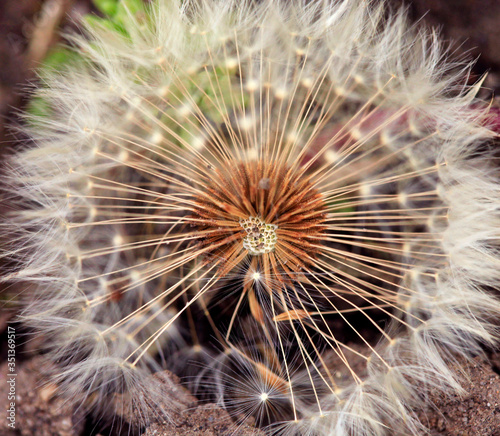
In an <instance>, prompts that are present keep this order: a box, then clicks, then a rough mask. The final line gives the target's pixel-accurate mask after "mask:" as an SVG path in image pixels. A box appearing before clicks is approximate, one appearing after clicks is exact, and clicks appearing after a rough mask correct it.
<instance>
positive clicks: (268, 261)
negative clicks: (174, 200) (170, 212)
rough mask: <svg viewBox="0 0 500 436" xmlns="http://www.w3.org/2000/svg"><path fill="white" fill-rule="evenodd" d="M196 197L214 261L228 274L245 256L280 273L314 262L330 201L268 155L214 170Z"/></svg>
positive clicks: (206, 247) (210, 258)
mask: <svg viewBox="0 0 500 436" xmlns="http://www.w3.org/2000/svg"><path fill="white" fill-rule="evenodd" d="M200 191H201V194H199V195H198V196H197V197H196V199H195V202H196V206H195V213H194V214H193V217H192V219H193V221H194V222H195V223H196V225H197V226H198V229H199V234H200V242H201V245H202V247H203V249H204V252H205V254H206V258H207V260H208V261H209V262H215V263H217V264H219V265H220V269H219V273H220V274H221V275H225V274H227V273H228V272H230V271H231V270H232V269H233V268H234V267H236V266H237V265H238V264H239V263H240V262H241V261H242V260H243V259H244V258H245V257H247V256H255V257H259V258H261V259H260V260H259V263H262V264H263V265H267V269H269V270H272V273H275V274H276V277H279V276H282V275H283V273H286V274H288V275H291V274H296V273H297V272H299V270H300V269H301V267H302V266H303V265H306V264H311V263H312V262H313V259H314V257H315V255H316V254H317V252H318V250H320V249H321V246H322V240H323V234H324V232H325V228H326V226H325V217H326V215H325V203H324V199H323V197H322V195H321V194H320V193H319V192H318V190H317V189H315V187H314V185H313V183H312V182H311V181H310V180H309V179H308V178H307V177H306V176H304V175H302V174H297V172H296V171H294V170H292V169H291V168H287V167H283V166H280V165H278V164H276V163H267V162H264V161H262V160H259V161H250V162H245V163H239V164H238V165H235V166H233V167H232V168H227V169H226V168H225V169H218V170H216V171H214V174H213V177H212V180H211V181H210V183H209V184H207V185H206V186H202V187H201V189H200Z"/></svg>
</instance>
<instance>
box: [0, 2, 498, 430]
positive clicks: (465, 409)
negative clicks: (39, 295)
mask: <svg viewBox="0 0 500 436" xmlns="http://www.w3.org/2000/svg"><path fill="white" fill-rule="evenodd" d="M390 2H391V3H393V4H395V5H399V4H401V3H402V1H401V0H391V1H390ZM54 3H60V4H61V5H62V6H61V7H62V8H63V9H64V14H65V15H64V14H63V15H62V19H60V20H59V19H57V17H56V18H54V17H52V18H53V21H54V20H55V23H52V24H51V23H49V24H47V21H46V18H47V17H46V15H45V14H46V12H47V11H49V12H50V11H52V12H53V11H54V9H50V8H49V6H51V4H54ZM404 3H405V4H406V5H408V8H409V14H410V16H411V17H412V19H413V20H415V21H417V20H420V18H421V17H422V16H424V17H423V18H422V19H421V20H422V22H423V24H424V25H429V26H438V27H440V28H441V31H442V35H443V37H444V38H446V39H448V40H449V41H450V43H451V44H452V46H453V47H455V49H456V52H457V54H460V53H465V52H467V53H468V54H469V56H471V57H472V58H478V61H477V63H476V65H475V67H474V73H475V78H476V79H477V77H480V76H481V75H483V74H484V73H486V72H488V73H489V74H488V77H487V79H486V81H485V87H486V90H485V91H483V93H484V94H483V95H484V96H485V97H486V98H489V97H491V96H493V98H495V97H494V96H495V94H496V95H499V94H500V25H499V23H500V1H498V0H413V1H412V2H409V1H406V2H404ZM89 10H91V3H90V0H60V1H59V0H2V1H1V2H0V153H2V152H5V151H9V150H12V149H15V147H16V139H15V138H14V136H13V135H11V134H10V133H9V132H8V130H7V129H6V126H7V125H15V124H16V123H17V122H18V118H17V115H16V113H17V112H16V111H17V110H18V109H22V107H23V106H24V105H25V103H26V89H27V84H28V83H29V82H30V81H33V80H34V78H35V75H34V73H33V68H34V67H36V65H37V63H38V62H39V60H40V59H42V58H43V56H44V53H46V51H47V50H48V48H49V47H50V46H52V45H53V44H55V43H57V41H58V40H59V37H58V36H57V35H58V32H59V30H60V29H67V28H68V27H71V26H73V24H72V23H73V22H78V20H79V18H80V17H81V15H82V14H84V13H87V12H88V11H89ZM44 17H45V18H44ZM44 20H45V21H44ZM44 23H45V24H44ZM420 24H422V23H420ZM44 25H45V27H43V26H44ZM40 32H41V33H40ZM34 35H35V36H36V37H37V38H36V39H38V38H40V35H42V37H43V38H42V39H38V40H39V41H42V42H44V43H43V44H38V46H36V47H35V48H34V44H33V41H34ZM479 55H480V57H479ZM471 80H473V78H472V79H471ZM494 105H497V106H498V99H496V102H495V103H494ZM0 292H1V291H0ZM12 315H13V314H12V313H11V312H9V313H8V312H5V311H4V312H3V313H0V331H1V340H0V352H1V355H0V410H2V411H5V410H6V409H8V400H7V398H8V388H9V386H8V384H7V380H6V377H7V374H8V372H7V367H6V365H7V363H6V361H5V360H6V356H7V353H6V338H7V334H6V329H7V323H6V322H7V320H8V319H9V318H11V317H12ZM18 348H19V350H20V351H19V353H20V352H22V351H23V349H24V353H22V354H19V353H18V356H19V358H18V360H17V368H16V369H17V374H18V375H17V379H16V380H17V382H16V383H17V384H16V404H17V419H16V423H17V426H16V427H17V428H16V430H15V431H14V430H11V429H10V428H9V427H7V423H8V422H7V421H6V420H5V419H4V418H3V417H2V418H1V419H0V434H2V435H6V436H19V435H23V436H24V435H26V436H28V435H37V436H38V435H40V436H50V435H61V436H88V435H91V434H92V435H96V434H97V433H96V429H95V423H94V422H93V421H91V420H90V419H89V417H88V416H86V415H85V414H84V412H83V409H82V408H79V407H75V406H72V405H71V404H69V403H68V402H66V401H65V400H63V399H62V398H61V397H59V396H58V395H57V386H55V385H52V384H46V383H43V382H42V381H43V380H45V375H46V373H47V369H50V368H47V366H46V364H44V363H42V362H41V360H40V359H41V357H40V356H37V353H36V346H33V344H31V346H29V344H28V346H27V347H23V346H20V347H18ZM2 362H3V363H2ZM42 368H43V373H42ZM466 373H467V377H464V380H463V386H464V391H465V393H464V394H463V395H462V396H454V397H451V398H449V397H448V398H444V397H442V396H440V395H439V394H437V393H436V394H434V395H433V396H432V397H431V400H432V402H433V403H434V405H435V407H434V408H431V409H429V410H427V411H425V413H424V412H422V413H421V414H420V418H421V419H422V421H423V422H424V423H426V424H427V425H428V426H429V428H430V430H431V434H432V435H436V436H437V435H449V436H466V435H467V436H473V435H475V436H500V377H499V375H498V374H499V373H500V354H495V353H491V354H490V360H489V361H484V360H480V359H476V360H474V361H473V362H472V363H470V364H468V365H467V366H466ZM164 377H165V380H164V382H163V383H164V384H165V391H166V396H168V395H171V396H175V398H176V400H177V401H178V403H179V404H180V408H179V410H178V412H177V413H176V416H175V417H174V418H175V419H173V421H172V422H154V423H153V424H151V425H150V426H149V428H147V429H145V433H144V434H145V436H167V435H168V436H177V435H179V436H181V435H182V436H191V435H193V436H198V435H204V436H208V435H229V434H237V435H250V434H252V435H261V434H262V433H261V432H259V431H256V430H255V429H252V428H250V427H235V426H234V423H233V422H232V421H231V419H230V417H229V416H228V415H227V413H226V412H225V411H223V410H222V409H220V408H219V407H217V406H216V405H213V404H205V405H198V404H197V403H196V399H195V398H194V397H192V396H191V395H190V394H189V393H188V392H187V391H185V390H184V388H182V387H181V386H180V385H178V382H177V380H176V378H175V376H172V375H171V374H169V373H167V372H166V373H165V374H164ZM123 418H124V419H125V421H126V422H127V423H128V425H129V429H130V428H133V427H134V426H135V425H136V423H134V422H133V421H134V419H133V417H123ZM124 428H125V427H122V429H124ZM104 435H109V436H115V435H116V429H113V428H112V427H111V428H107V429H106V430H105V432H103V436H104Z"/></svg>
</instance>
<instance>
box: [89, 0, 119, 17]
mask: <svg viewBox="0 0 500 436" xmlns="http://www.w3.org/2000/svg"><path fill="white" fill-rule="evenodd" d="M93 3H94V5H95V7H96V8H97V9H99V11H101V12H102V13H103V14H104V15H108V16H109V17H113V16H114V15H115V14H116V10H117V9H118V0H93Z"/></svg>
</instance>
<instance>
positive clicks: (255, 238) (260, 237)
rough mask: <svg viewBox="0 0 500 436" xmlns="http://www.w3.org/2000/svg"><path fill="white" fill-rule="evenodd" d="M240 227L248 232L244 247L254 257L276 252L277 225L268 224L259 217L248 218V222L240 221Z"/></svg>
mask: <svg viewBox="0 0 500 436" xmlns="http://www.w3.org/2000/svg"><path fill="white" fill-rule="evenodd" d="M240 226H241V227H243V229H244V230H245V231H246V236H245V237H244V238H243V247H244V248H246V249H247V250H248V252H249V253H250V254H251V255H252V256H258V255H259V254H265V253H270V252H271V251H273V250H274V247H275V245H276V241H277V239H278V238H277V236H276V230H277V228H278V226H277V225H275V224H266V223H265V222H264V221H262V219H261V218H259V217H253V216H251V217H248V219H246V220H240Z"/></svg>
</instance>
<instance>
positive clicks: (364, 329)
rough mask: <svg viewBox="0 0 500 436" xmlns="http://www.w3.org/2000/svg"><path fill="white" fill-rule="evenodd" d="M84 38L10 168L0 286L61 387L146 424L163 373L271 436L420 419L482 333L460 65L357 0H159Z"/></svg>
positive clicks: (489, 284) (494, 196)
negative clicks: (11, 289) (126, 409)
mask: <svg viewBox="0 0 500 436" xmlns="http://www.w3.org/2000/svg"><path fill="white" fill-rule="evenodd" d="M87 33H88V34H87V35H86V36H85V37H80V36H74V37H73V38H72V39H73V42H74V44H75V46H76V47H77V48H76V50H78V52H79V54H80V56H81V58H82V60H81V61H79V62H76V63H74V64H73V65H71V66H69V67H68V68H67V69H66V70H64V71H61V72H56V71H54V72H51V73H48V74H46V78H45V83H44V86H43V87H41V88H40V90H39V91H38V93H37V95H38V96H39V97H41V98H43V99H44V100H45V101H46V102H47V103H48V106H49V107H50V113H47V114H46V115H45V116H38V117H35V116H32V117H28V121H29V125H30V127H27V128H26V130H27V131H28V132H29V134H30V136H31V138H32V144H31V145H28V146H26V148H25V149H24V150H22V151H20V152H19V153H17V154H16V155H14V156H13V157H12V158H11V159H10V161H9V168H8V170H7V172H6V178H7V183H8V185H9V189H10V190H11V192H12V193H13V197H14V198H17V199H18V200H17V202H18V204H17V206H16V207H17V209H18V211H17V212H15V213H14V214H13V217H12V219H11V220H10V221H9V223H8V224H6V225H5V226H4V229H5V232H8V234H9V235H10V241H11V242H10V244H9V246H8V247H6V249H5V250H4V255H5V256H8V257H10V258H12V259H14V260H15V261H16V262H17V265H18V267H17V268H16V269H15V270H14V271H12V273H11V274H10V275H9V276H8V277H7V278H6V280H10V281H21V282H22V283H24V284H26V291H25V292H23V294H22V295H21V296H20V298H21V299H22V301H23V303H24V311H23V313H22V319H23V321H24V322H25V323H26V325H27V326H29V327H30V328H32V329H33V331H34V332H35V333H36V334H37V335H41V336H42V337H44V338H45V345H46V348H47V350H46V355H47V357H48V358H49V359H51V360H52V361H53V362H55V363H56V366H57V367H58V368H59V370H60V372H59V374H58V375H57V376H56V381H57V383H58V385H59V386H60V390H61V392H63V393H65V394H66V395H68V396H69V397H71V398H72V399H74V400H75V401H79V402H81V403H83V404H84V406H85V407H87V408H89V409H94V410H95V411H96V413H99V414H101V415H106V414H107V413H108V412H109V409H110V404H112V403H113V402H115V401H116V399H117V398H118V397H121V396H124V395H125V396H128V397H130V398H131V401H132V407H134V408H135V409H134V410H135V411H136V413H138V414H140V419H142V420H146V421H147V419H148V418H149V415H148V413H151V408H153V409H154V406H153V407H149V406H150V405H151V404H153V405H154V404H155V402H156V401H157V399H159V398H161V397H162V392H161V390H160V389H159V388H158V384H157V383H156V382H155V381H154V378H152V377H151V376H150V374H152V373H155V372H158V371H161V370H163V369H171V370H175V371H176V372H177V373H178V374H180V375H183V374H184V375H186V374H188V375H189V377H188V385H190V386H191V387H192V388H193V390H194V391H198V392H201V391H203V392H201V393H200V396H201V397H203V398H205V399H208V400H210V401H217V402H218V403H219V404H220V405H221V406H223V407H225V408H226V410H228V412H229V413H230V414H231V416H233V418H234V420H235V422H237V423H244V422H251V423H253V424H254V425H256V426H261V427H263V428H265V430H266V431H267V432H268V433H269V434H301V435H302V434H323V435H331V434H335V435H339V436H340V435H352V434H356V435H372V434H376V435H384V434H388V435H390V434H395V431H398V432H400V433H401V434H415V433H418V432H420V431H423V427H422V425H421V424H420V423H419V422H418V420H417V419H416V417H415V414H414V410H416V408H421V407H423V406H424V405H425V404H426V399H427V389H429V388H431V387H432V388H434V389H440V390H442V391H443V392H444V393H449V392H455V391H459V390H460V384H459V380H458V377H457V375H456V374H454V373H453V371H452V370H451V365H450V362H451V361H458V362H459V361H460V359H463V358H469V357H471V356H475V355H478V354H481V352H482V351H481V350H482V346H483V345H484V344H487V345H493V344H495V343H496V342H497V339H498V336H497V331H496V328H495V326H494V320H495V319H496V318H497V317H498V315H500V302H499V301H498V299H496V298H495V297H494V296H492V294H491V293H489V292H488V289H489V288H497V287H498V281H499V279H500V261H499V256H498V237H499V234H498V229H499V228H500V210H499V209H500V208H499V205H500V189H499V187H498V180H497V173H496V171H495V170H494V168H493V167H492V166H491V162H490V161H491V157H492V154H491V151H490V148H489V147H488V146H487V143H488V141H489V140H490V139H491V138H492V137H493V133H492V132H491V131H490V130H489V129H488V117H487V108H486V107H485V106H484V105H482V104H481V103H480V102H478V101H477V100H476V98H475V95H476V93H477V91H478V88H479V84H478V85H474V86H467V85H466V84H465V81H466V79H467V75H468V73H469V68H470V66H469V65H463V64H460V63H453V62H451V61H450V60H448V59H447V55H446V51H445V50H444V49H443V48H442V45H441V44H440V42H439V40H438V39H437V36H436V35H435V34H434V33H430V32H427V31H425V30H416V29H414V28H411V27H409V26H408V25H407V22H406V19H405V16H404V14H403V13H388V12H387V10H386V7H385V5H384V3H383V2H382V3H381V4H379V5H375V4H374V3H372V2H370V1H365V0H356V1H347V0H344V1H342V0H339V1H319V0H318V1H309V2H306V1H299V0H294V1H291V2H285V1H279V2H272V1H263V2H256V3H254V2H249V1H236V0H221V1H215V0H213V1H212V0H203V1H198V2H195V1H184V2H181V1H162V0H157V1H155V2H153V3H152V4H151V5H150V6H147V7H146V9H145V13H144V12H141V13H140V14H139V13H137V14H134V13H132V12H130V14H129V17H128V19H127V20H125V21H124V23H123V28H122V29H121V30H120V32H118V31H116V29H109V28H106V27H104V26H103V27H102V28H101V27H98V26H92V27H91V28H89V29H88V32H87ZM12 201H14V200H12ZM193 361H194V363H193ZM200 362H202V363H203V365H202V367H200ZM162 404H163V409H162V410H157V411H156V412H157V413H163V414H165V415H166V416H167V417H169V416H171V413H172V411H173V410H174V408H175V407H176V404H175V399H174V398H172V399H171V400H170V402H168V401H162Z"/></svg>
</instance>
